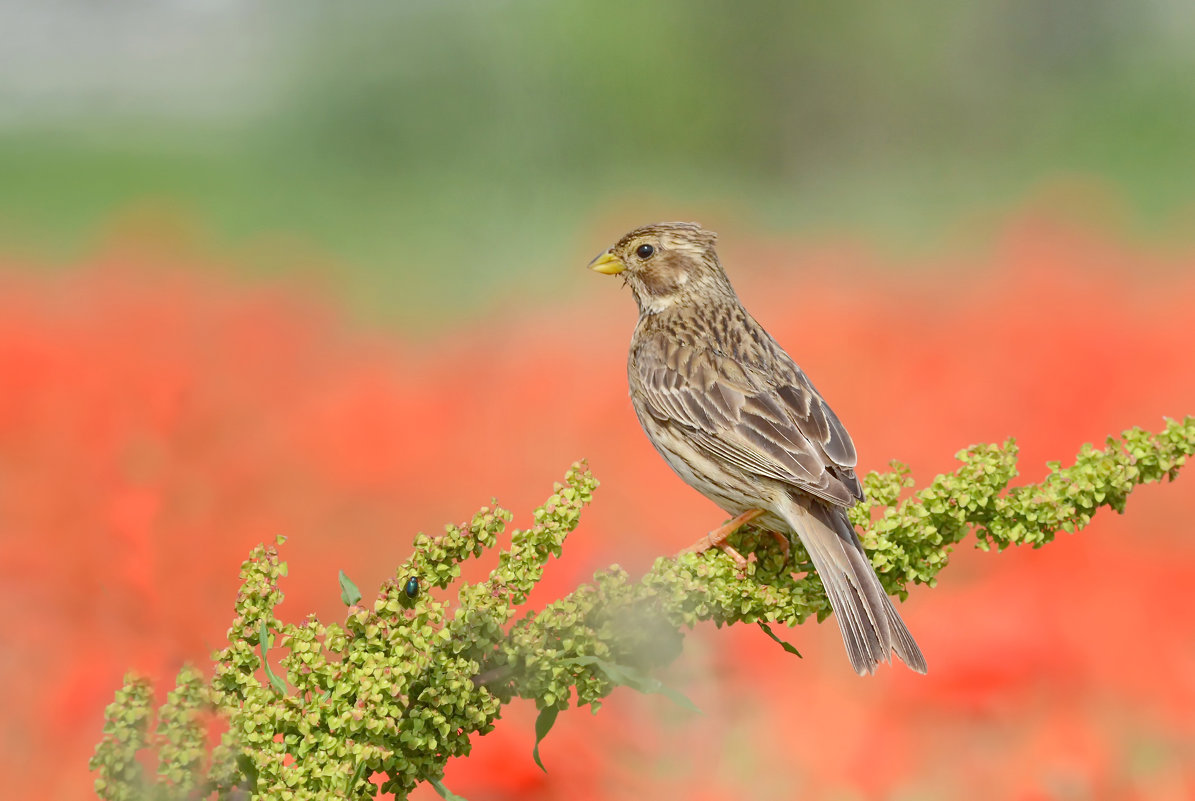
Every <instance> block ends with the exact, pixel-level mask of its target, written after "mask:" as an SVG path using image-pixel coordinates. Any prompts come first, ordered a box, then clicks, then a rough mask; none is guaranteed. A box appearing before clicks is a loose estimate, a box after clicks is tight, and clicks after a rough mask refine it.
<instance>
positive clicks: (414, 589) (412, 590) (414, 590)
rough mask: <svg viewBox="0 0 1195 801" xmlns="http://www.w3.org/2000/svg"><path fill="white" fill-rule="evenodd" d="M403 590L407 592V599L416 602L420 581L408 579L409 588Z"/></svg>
mask: <svg viewBox="0 0 1195 801" xmlns="http://www.w3.org/2000/svg"><path fill="white" fill-rule="evenodd" d="M403 589H404V590H405V591H406V593H407V597H408V598H410V599H412V600H414V599H415V597H416V596H418V595H419V579H417V578H415V577H414V576H411V577H410V578H409V579H407V586H406V587H404V588H403Z"/></svg>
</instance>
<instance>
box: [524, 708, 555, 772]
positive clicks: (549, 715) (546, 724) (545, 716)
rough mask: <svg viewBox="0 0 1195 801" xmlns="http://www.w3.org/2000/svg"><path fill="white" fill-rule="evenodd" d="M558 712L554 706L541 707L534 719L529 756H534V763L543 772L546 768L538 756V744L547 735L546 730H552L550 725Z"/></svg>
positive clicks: (553, 723)
mask: <svg viewBox="0 0 1195 801" xmlns="http://www.w3.org/2000/svg"><path fill="white" fill-rule="evenodd" d="M559 714H560V710H559V709H557V708H556V707H554V706H553V707H548V708H547V709H541V710H540V711H539V716H538V717H537V718H536V719H535V748H532V749H531V756H532V757H534V758H535V764H537V765H539V769H540V770H542V771H543V772H544V773H547V772H548V769H547V768H545V767H544V763H543V762H542V761H541V760H540V758H539V744H540V743H541V742H543V739H544V738H545V737H547V736H548V732H550V731H551V730H552V726H553V725H555V723H556V716H557V715H559Z"/></svg>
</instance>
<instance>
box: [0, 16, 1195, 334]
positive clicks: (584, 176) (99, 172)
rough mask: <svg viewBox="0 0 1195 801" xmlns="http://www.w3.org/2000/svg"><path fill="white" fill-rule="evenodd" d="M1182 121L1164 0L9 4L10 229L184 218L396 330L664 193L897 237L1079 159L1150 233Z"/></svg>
mask: <svg viewBox="0 0 1195 801" xmlns="http://www.w3.org/2000/svg"><path fill="white" fill-rule="evenodd" d="M1193 143H1195V4H1192V3H1189V2H1179V1H1178V0H1142V2H1138V3H1131V4H1130V3H1123V2H1112V1H1111V0H1056V2H1051V3H1041V2H1036V1H1035V0H1011V2H1010V1H1007V0H1006V1H1005V2H999V3H996V2H977V3H955V2H945V0H914V1H913V2H907V3H901V4H876V3H862V2H854V1H853V0H852V1H851V2H836V3H808V2H787V1H786V2H780V1H779V0H766V1H765V2H755V3H746V4H744V3H735V4H732V3H713V2H708V1H702V2H692V0H690V1H688V2H682V0H666V1H665V2H655V3H646V4H645V3H641V2H634V3H632V2H626V1H625V0H613V1H611V0H607V1H606V2H601V3H594V2H561V1H560V0H556V1H555V2H548V1H547V0H506V1H504V2H487V3H474V2H464V0H436V1H435V2H432V1H431V0H414V1H409V2H354V3H349V4H319V3H312V2H306V1H305V0H269V1H267V2H258V3H254V4H236V3H232V2H208V3H201V2H195V1H194V0H172V1H171V2H156V3H149V2H110V3H103V4H94V3H88V2H84V1H83V0H74V1H72V2H66V1H63V2H56V3H38V4H16V3H9V4H0V248H2V249H3V250H5V251H7V252H10V253H12V252H21V253H26V254H29V253H32V254H34V255H35V256H36V257H37V259H38V260H39V261H42V262H50V263H54V262H58V263H67V262H69V261H70V260H72V259H75V258H77V257H78V256H79V255H80V254H81V253H87V252H90V251H91V250H93V249H94V248H96V247H98V246H101V245H102V244H103V242H104V241H105V239H106V238H108V237H112V236H113V235H114V234H113V231H114V230H116V231H120V230H123V228H122V227H124V228H127V227H132V228H134V229H136V228H138V226H146V225H149V226H158V227H163V228H167V229H169V228H172V227H173V228H176V229H181V230H185V231H186V232H187V234H186V235H187V236H188V237H192V238H193V239H195V240H197V241H198V242H199V243H201V244H202V245H203V246H204V247H208V246H212V247H217V248H221V249H223V250H222V252H232V253H235V254H238V255H237V257H236V259H235V261H236V263H237V264H238V265H241V268H243V269H246V270H250V271H262V272H269V271H275V270H292V269H305V270H313V271H315V272H317V273H325V274H327V275H330V276H332V278H333V280H335V282H336V286H337V287H338V288H340V289H343V292H344V293H345V295H346V297H347V298H348V299H349V300H350V301H351V302H353V303H356V304H357V305H358V306H359V307H360V308H361V309H362V310H365V311H368V312H372V313H380V315H382V316H385V317H386V318H389V319H399V320H404V321H407V322H409V323H411V324H412V325H414V326H420V325H426V324H429V323H431V324H433V325H434V323H432V322H431V321H433V320H437V319H440V320H443V319H451V317H452V316H453V314H451V313H448V314H446V312H452V311H467V310H469V309H472V308H477V307H478V305H479V304H484V303H486V302H487V299H488V298H490V297H491V296H492V295H493V294H494V293H499V294H500V295H502V296H509V295H510V294H511V293H512V292H519V293H522V292H526V293H530V294H531V295H532V297H533V298H534V299H535V300H536V301H537V302H539V301H543V300H544V299H547V298H549V297H551V296H553V295H555V294H557V293H561V292H575V291H579V290H578V289H577V287H576V283H577V282H575V281H571V280H570V277H571V273H572V270H571V268H573V267H577V266H578V262H579V260H580V261H584V260H585V259H587V258H588V257H589V256H590V255H592V254H591V253H590V250H593V249H596V246H597V245H601V244H604V240H605V239H608V238H611V237H613V236H615V235H617V234H620V233H621V232H622V229H623V228H626V227H630V226H631V225H633V224H637V223H641V222H646V221H647V220H648V218H652V217H681V218H689V217H697V218H698V219H701V220H702V221H703V222H706V223H707V224H711V225H713V224H717V225H718V226H723V225H726V224H727V223H728V222H729V223H730V224H732V225H734V226H737V227H738V228H740V229H748V230H752V231H756V232H758V233H760V234H763V235H780V236H790V235H794V234H796V235H807V234H811V233H814V232H826V231H834V232H838V231H847V232H850V233H851V235H853V236H860V235H861V236H864V237H867V238H869V239H870V240H871V241H872V242H874V243H875V244H876V245H877V246H879V247H881V248H888V249H893V250H895V251H897V252H902V251H903V252H906V253H914V254H915V253H916V252H919V251H920V250H921V249H924V248H927V247H934V246H935V243H938V242H941V241H942V240H943V238H944V237H946V236H949V235H952V233H953V232H957V230H958V228H959V226H960V223H961V224H962V225H963V226H964V227H965V226H966V225H968V224H971V226H972V228H974V229H976V230H980V231H982V229H983V225H982V221H983V220H989V219H997V218H998V216H999V215H1002V214H1005V213H1007V211H1008V209H1009V208H1011V207H1014V206H1016V205H1018V204H1020V203H1023V202H1024V201H1025V199H1026V198H1029V197H1032V196H1033V195H1034V193H1035V192H1036V191H1038V187H1040V186H1041V185H1042V183H1043V182H1047V181H1051V180H1056V179H1057V177H1058V176H1072V177H1073V176H1081V177H1082V178H1081V180H1080V183H1082V182H1084V181H1087V180H1088V179H1089V178H1094V179H1095V183H1096V184H1097V185H1105V186H1107V187H1110V188H1111V195H1112V196H1114V197H1117V198H1121V199H1123V201H1124V207H1125V208H1127V209H1128V212H1127V214H1126V218H1127V223H1128V224H1129V225H1131V226H1134V227H1136V228H1137V229H1139V230H1140V231H1142V232H1144V233H1145V234H1146V235H1148V236H1151V237H1157V236H1166V235H1168V234H1169V233H1170V232H1172V231H1173V230H1176V229H1178V228H1181V225H1182V221H1184V220H1187V221H1189V220H1190V219H1191V217H1192V215H1191V202H1192V197H1193V196H1195V195H1193V192H1192V189H1191V187H1192V186H1195V153H1193V147H1192V145H1193ZM976 220H979V221H981V224H979V225H978V226H976V225H974V224H973V223H974V221H976ZM130 221H131V222H130Z"/></svg>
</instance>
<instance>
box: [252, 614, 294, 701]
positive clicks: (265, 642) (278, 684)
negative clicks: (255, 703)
mask: <svg viewBox="0 0 1195 801" xmlns="http://www.w3.org/2000/svg"><path fill="white" fill-rule="evenodd" d="M258 645H260V646H261V667H262V670H264V671H265V672H266V677H267V678H268V679H269V680H270V684H272V685H274V689H275V690H277V691H278V692H280V693H282V694H283V695H286V693H287V689H288V688H287V686H286V680H285V679H283V678H282V677H281V676H279V675H278V674H277V673H275V672H274V671H273V670H272V669H271V668H270V662H269V660H267V659H266V652H267V651H269V649H270V630H269V629H268V628H267V627H266V622H265V621H264V620H263V621H261V632H260V633H259V637H258Z"/></svg>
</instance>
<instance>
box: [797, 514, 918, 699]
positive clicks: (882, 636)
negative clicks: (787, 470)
mask: <svg viewBox="0 0 1195 801" xmlns="http://www.w3.org/2000/svg"><path fill="white" fill-rule="evenodd" d="M786 507H787V508H785V509H783V513H784V517H785V519H786V520H787V521H788V523H789V525H790V526H792V528H793V530H794V531H795V532H796V533H797V536H798V537H800V539H801V543H802V544H803V545H804V546H805V550H806V551H808V552H809V557H810V558H811V559H812V560H813V566H814V568H815V569H816V570H817V574H818V576H819V577H820V578H821V580H822V584H823V585H825V587H826V594H827V595H828V596H829V598H830V605H831V606H832V607H833V608H834V617H835V618H836V619H837V620H838V628H839V630H840V631H841V632H842V640H843V642H844V643H845V645H846V651H847V656H848V657H849V658H850V660H851V666H852V667H854V669H855V672H856V673H858V674H859V675H868V674H871V673H874V672H875V669H876V667H877V666H878V665H879V663H880V662H890V661H891V660H892V656H891V655H892V652H893V651H895V652H896V655H897V656H898V657H899V658H900V659H901V661H902V662H904V663H905V664H906V665H908V666H909V667H910V668H911V669H913V670H915V671H917V672H918V673H925V671H926V664H925V657H924V656H922V654H921V649H920V648H918V647H917V643H916V641H914V640H913V635H912V634H910V633H909V629H908V628H907V627H906V626H905V623H904V621H903V620H901V617H900V613H898V612H897V611H896V607H895V606H893V605H892V600H891V599H890V598H889V597H888V595H887V594H886V593H885V592H884V588H883V586H882V585H881V584H880V579H879V577H878V576H877V575H876V573H875V569H874V568H872V566H871V563H870V562H869V561H868V560H867V556H866V554H865V553H864V552H863V546H862V544H861V543H860V542H859V537H858V535H856V534H855V529H854V527H853V526H852V525H851V523H850V521H849V520H848V519H847V516H846V513H845V511H844V510H842V509H839V508H837V507H828V506H824V505H822V504H821V503H818V502H816V501H814V502H812V503H810V504H809V505H808V506H806V505H804V504H802V503H800V502H797V501H793V502H792V503H790V504H786Z"/></svg>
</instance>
